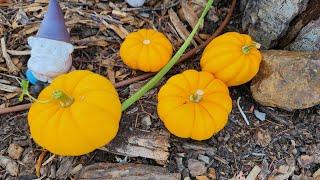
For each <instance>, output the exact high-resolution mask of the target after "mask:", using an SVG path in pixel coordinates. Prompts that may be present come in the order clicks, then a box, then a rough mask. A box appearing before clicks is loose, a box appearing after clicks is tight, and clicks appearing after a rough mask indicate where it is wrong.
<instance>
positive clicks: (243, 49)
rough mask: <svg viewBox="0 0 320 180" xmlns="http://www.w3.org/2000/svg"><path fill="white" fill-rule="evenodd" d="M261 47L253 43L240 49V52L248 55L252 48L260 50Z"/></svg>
mask: <svg viewBox="0 0 320 180" xmlns="http://www.w3.org/2000/svg"><path fill="white" fill-rule="evenodd" d="M260 47H261V44H259V43H257V42H253V43H252V44H250V45H245V46H243V47H242V52H243V53H244V54H249V53H250V50H251V49H253V48H256V49H260Z"/></svg>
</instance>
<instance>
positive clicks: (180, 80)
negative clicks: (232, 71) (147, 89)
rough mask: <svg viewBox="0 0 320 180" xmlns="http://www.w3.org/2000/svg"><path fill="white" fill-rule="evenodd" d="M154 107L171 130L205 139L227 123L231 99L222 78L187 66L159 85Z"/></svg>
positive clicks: (183, 136) (175, 132) (181, 134)
mask: <svg viewBox="0 0 320 180" xmlns="http://www.w3.org/2000/svg"><path fill="white" fill-rule="evenodd" d="M157 108H158V115H159V117H160V119H161V120H162V121H163V122H164V125H165V126H166V128H167V129H168V130H169V131H170V132H171V133H172V134H174V135H176V136H178V137H182V138H189V137H190V138H192V139H195V140H205V139H208V138H210V137H211V136H212V135H214V134H215V133H217V132H219V131H220V130H221V129H222V128H223V127H224V126H225V125H226V123H227V121H228V114H229V113H230V111H231V108H232V101H231V98H230V96H229V90H228V87H227V86H226V85H225V84H224V83H223V82H222V81H221V80H219V79H216V78H214V77H213V75H211V74H210V73H208V72H198V71H195V70H187V71H184V72H183V73H181V74H178V75H175V76H172V77H171V78H170V79H169V80H168V82H167V83H166V84H165V85H164V86H162V87H161V89H160V91H159V94H158V107H157Z"/></svg>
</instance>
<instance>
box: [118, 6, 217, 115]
mask: <svg viewBox="0 0 320 180" xmlns="http://www.w3.org/2000/svg"><path fill="white" fill-rule="evenodd" d="M212 3H213V0H208V2H207V4H206V7H205V9H204V10H203V12H202V14H201V16H200V18H199V20H198V22H197V24H196V26H195V27H194V29H193V30H192V32H191V33H190V35H189V36H188V38H187V39H186V41H185V42H184V43H183V45H182V46H181V48H180V49H179V50H178V52H176V54H175V55H174V56H173V57H172V58H171V60H170V61H169V62H168V64H166V65H165V66H164V67H163V68H162V69H161V70H160V71H159V72H158V73H157V74H156V75H155V76H154V77H153V78H152V79H151V80H150V81H149V82H148V83H147V84H145V85H144V86H143V87H142V88H141V89H139V91H137V92H136V93H135V94H133V95H132V96H131V97H130V98H129V99H127V100H125V101H124V102H123V103H122V111H124V110H126V109H127V108H128V107H130V106H131V105H132V104H133V103H135V102H136V101H137V100H138V99H140V98H141V97H142V96H143V95H144V94H145V93H146V92H148V91H149V90H150V89H152V88H153V87H154V86H155V85H156V84H157V83H158V82H159V81H160V80H161V78H162V77H163V76H164V75H165V74H166V73H167V72H168V71H169V70H170V69H171V68H172V66H174V65H175V64H176V63H177V61H178V60H179V59H180V57H181V56H182V55H183V53H184V52H185V50H186V49H187V48H188V46H189V45H190V43H191V41H192V39H193V37H194V36H195V34H196V33H197V31H198V29H199V27H200V26H202V25H203V22H204V18H205V16H206V14H207V13H208V11H209V10H210V8H211V5H212Z"/></svg>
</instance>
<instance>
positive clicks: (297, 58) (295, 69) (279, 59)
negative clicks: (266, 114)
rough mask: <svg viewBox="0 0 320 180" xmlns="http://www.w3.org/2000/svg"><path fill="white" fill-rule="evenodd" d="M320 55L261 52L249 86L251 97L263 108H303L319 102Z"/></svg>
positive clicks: (319, 53) (278, 51) (316, 53)
mask: <svg viewBox="0 0 320 180" xmlns="http://www.w3.org/2000/svg"><path fill="white" fill-rule="evenodd" d="M319 82H320V52H294V51H280V50H270V51H264V52H263V58H262V62H261V65H260V70H259V72H258V74H257V75H256V77H255V78H254V79H253V80H252V83H251V92H252V95H253V98H254V99H255V100H256V101H257V102H258V103H260V104H261V105H264V106H271V107H278V108H282V109H285V110H289V111H292V110H295V109H305V108H309V107H312V106H315V105H317V104H319V103H320V83H319Z"/></svg>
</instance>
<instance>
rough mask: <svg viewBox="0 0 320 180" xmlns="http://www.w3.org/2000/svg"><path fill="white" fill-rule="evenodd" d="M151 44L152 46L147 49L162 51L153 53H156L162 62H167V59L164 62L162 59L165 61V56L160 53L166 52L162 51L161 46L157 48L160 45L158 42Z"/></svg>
mask: <svg viewBox="0 0 320 180" xmlns="http://www.w3.org/2000/svg"><path fill="white" fill-rule="evenodd" d="M151 46H152V48H150V49H149V50H150V51H154V48H155V49H157V51H160V52H162V53H155V54H157V55H158V56H159V57H160V58H159V59H160V61H161V63H162V64H167V63H168V61H167V62H164V61H166V58H164V57H163V56H162V54H166V52H164V51H163V48H159V47H158V46H160V45H159V44H156V43H153V44H151Z"/></svg>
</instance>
